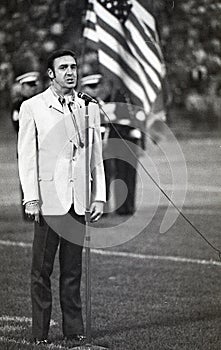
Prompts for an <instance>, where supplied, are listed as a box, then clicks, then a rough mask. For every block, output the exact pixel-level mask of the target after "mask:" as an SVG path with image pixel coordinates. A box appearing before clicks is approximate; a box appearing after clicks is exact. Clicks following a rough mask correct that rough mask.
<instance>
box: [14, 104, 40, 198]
mask: <svg viewBox="0 0 221 350" xmlns="http://www.w3.org/2000/svg"><path fill="white" fill-rule="evenodd" d="M27 102H28V101H27ZM27 102H24V103H23V104H22V105H21V109H20V112H19V133H18V170H19V177H20V181H21V186H22V190H23V193H24V200H23V202H24V204H25V203H27V202H28V201H32V200H39V191H38V172H37V130H36V125H35V121H34V118H33V114H32V110H31V108H30V106H29V105H28V103H27Z"/></svg>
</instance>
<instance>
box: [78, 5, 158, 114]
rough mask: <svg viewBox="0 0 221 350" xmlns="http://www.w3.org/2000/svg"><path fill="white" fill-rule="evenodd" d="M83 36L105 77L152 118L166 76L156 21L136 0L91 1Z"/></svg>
mask: <svg viewBox="0 0 221 350" xmlns="http://www.w3.org/2000/svg"><path fill="white" fill-rule="evenodd" d="M83 36H84V37H85V38H86V39H88V40H89V41H90V42H92V43H93V44H95V45H96V48H97V51H98V57H99V64H100V66H101V68H102V70H103V73H104V75H105V74H106V75H107V76H109V78H110V79H113V80H116V79H117V80H118V82H119V83H120V84H121V86H123V88H124V89H125V91H126V93H128V94H129V96H130V98H131V101H132V103H134V104H135V105H137V106H140V107H142V108H143V109H144V110H145V112H146V113H147V114H148V113H149V112H150V110H151V106H152V105H153V103H154V101H155V99H156V96H157V94H158V92H159V91H160V90H161V78H162V76H163V56H162V53H161V49H160V45H159V39H158V34H157V30H156V23H155V19H154V17H153V16H152V15H151V14H150V13H149V12H148V11H147V10H146V9H145V8H144V7H143V6H141V4H140V3H139V2H138V1H136V0H88V9H87V12H86V25H85V29H84V32H83Z"/></svg>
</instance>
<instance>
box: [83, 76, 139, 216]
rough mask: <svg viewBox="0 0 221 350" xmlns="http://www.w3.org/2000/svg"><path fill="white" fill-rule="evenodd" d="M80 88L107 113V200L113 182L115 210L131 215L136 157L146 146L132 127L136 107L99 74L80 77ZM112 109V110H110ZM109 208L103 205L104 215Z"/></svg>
mask: <svg viewBox="0 0 221 350" xmlns="http://www.w3.org/2000/svg"><path fill="white" fill-rule="evenodd" d="M81 87H82V90H83V91H84V92H86V93H88V94H89V95H91V96H92V97H93V98H96V99H97V101H98V103H99V105H100V106H101V107H102V108H103V109H104V111H106V112H107V115H108V117H109V118H110V120H111V122H110V120H108V118H107V116H105V115H104V114H102V112H101V130H102V139H103V159H104V169H105V179H106V192H107V193H106V197H107V203H106V205H108V201H109V199H110V185H111V182H112V181H113V180H116V181H115V185H114V210H115V213H116V214H118V215H132V214H133V213H134V212H135V209H136V206H135V202H136V181H137V165H138V158H139V156H140V154H141V153H142V150H144V149H145V136H144V133H142V132H141V131H140V130H139V129H138V128H136V127H134V122H133V120H134V118H135V113H136V111H135V109H134V107H133V105H132V104H131V102H130V99H129V96H127V95H126V94H125V93H122V92H121V90H117V91H116V89H112V88H111V83H110V82H109V83H108V82H107V80H105V82H104V81H103V80H102V75H101V74H93V75H88V76H86V77H83V78H82V80H81ZM109 111H111V112H109ZM110 211H111V209H110V208H108V207H106V208H105V209H104V214H105V213H106V214H107V213H108V212H110Z"/></svg>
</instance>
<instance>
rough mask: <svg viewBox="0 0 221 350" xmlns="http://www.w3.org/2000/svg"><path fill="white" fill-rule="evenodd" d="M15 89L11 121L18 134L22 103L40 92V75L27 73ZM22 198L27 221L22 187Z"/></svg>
mask: <svg viewBox="0 0 221 350" xmlns="http://www.w3.org/2000/svg"><path fill="white" fill-rule="evenodd" d="M13 88H14V91H13V93H14V95H15V96H14V98H13V96H12V99H13V100H14V101H13V102H12V110H11V120H12V124H13V127H14V129H15V131H16V133H17V134H18V130H19V120H18V116H19V111H20V107H21V104H22V102H24V101H25V100H27V99H28V98H31V97H32V96H34V95H36V94H37V93H38V92H39V73H38V72H35V71H31V72H27V73H24V74H21V75H19V76H18V77H17V78H16V80H15V84H14V86H13ZM20 197H21V210H22V217H23V220H25V221H27V216H26V214H25V208H24V206H23V204H22V202H23V192H22V189H21V186H20Z"/></svg>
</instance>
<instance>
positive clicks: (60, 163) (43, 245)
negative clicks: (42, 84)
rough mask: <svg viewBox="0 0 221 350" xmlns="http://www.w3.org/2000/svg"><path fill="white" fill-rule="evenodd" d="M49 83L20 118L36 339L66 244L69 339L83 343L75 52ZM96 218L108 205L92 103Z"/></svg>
mask: <svg viewBox="0 0 221 350" xmlns="http://www.w3.org/2000/svg"><path fill="white" fill-rule="evenodd" d="M48 75H49V78H50V79H51V86H50V87H49V88H48V89H47V90H45V91H44V92H43V93H41V94H38V95H37V96H34V97H33V98H31V99H29V100H27V101H25V102H24V103H23V104H22V106H21V109H20V115H19V137H18V163H19V176H20V180H21V185H22V189H23V192H24V205H25V211H26V213H27V215H28V216H29V217H32V218H33V219H35V223H34V224H35V227H34V242H33V257H32V270H31V297H32V321H33V322H32V334H33V338H34V340H35V342H36V343H42V342H43V343H46V342H47V337H48V332H49V325H50V317H51V308H52V303H51V300H52V295H51V287H50V276H51V273H52V270H53V264H54V259H55V254H56V251H57V248H58V245H59V244H60V250H59V261H60V303H61V310H62V324H63V334H64V337H65V338H68V339H73V340H74V341H77V342H81V341H82V340H83V339H84V337H83V332H84V329H83V321H82V312H81V298H80V281H81V265H82V245H83V241H84V231H85V230H84V228H85V225H84V224H85V216H84V214H85V209H86V208H85V153H86V152H85V149H86V147H85V126H84V123H85V118H84V116H85V108H84V101H83V100H82V99H80V98H78V97H77V94H76V91H75V90H74V88H75V86H76V83H77V63H76V58H75V55H74V53H73V52H72V51H69V50H61V51H56V52H54V53H53V54H52V55H51V56H50V57H49V60H48ZM89 154H90V156H89V157H90V173H91V193H90V198H91V207H90V220H91V221H92V222H93V221H97V220H98V219H99V218H100V217H101V215H102V213H103V205H104V202H105V177H104V169H103V160H102V146H101V135H100V118H99V108H98V106H97V105H96V104H90V105H89Z"/></svg>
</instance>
